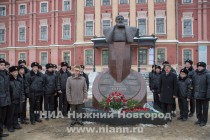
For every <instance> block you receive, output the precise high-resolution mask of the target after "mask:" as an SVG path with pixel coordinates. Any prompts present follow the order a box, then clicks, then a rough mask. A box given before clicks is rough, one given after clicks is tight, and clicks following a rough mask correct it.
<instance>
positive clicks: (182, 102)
mask: <svg viewBox="0 0 210 140" xmlns="http://www.w3.org/2000/svg"><path fill="white" fill-rule="evenodd" d="M178 102H179V110H180V117H182V118H185V119H187V118H188V112H189V110H188V101H187V98H178Z"/></svg>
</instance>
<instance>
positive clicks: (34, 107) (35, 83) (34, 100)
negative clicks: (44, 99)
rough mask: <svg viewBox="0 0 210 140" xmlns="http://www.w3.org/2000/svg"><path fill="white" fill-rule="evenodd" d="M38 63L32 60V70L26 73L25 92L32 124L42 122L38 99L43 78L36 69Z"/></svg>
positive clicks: (40, 94)
mask: <svg viewBox="0 0 210 140" xmlns="http://www.w3.org/2000/svg"><path fill="white" fill-rule="evenodd" d="M38 66H39V63H37V62H33V63H32V64H31V68H32V70H31V71H30V72H29V73H28V74H27V75H26V80H25V85H26V94H28V97H29V104H30V121H31V124H32V125H35V124H36V122H42V120H41V119H40V117H39V114H40V99H41V96H42V95H43V92H44V89H43V87H44V85H45V83H44V78H43V74H42V73H41V72H39V70H38Z"/></svg>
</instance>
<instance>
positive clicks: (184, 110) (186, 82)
mask: <svg viewBox="0 0 210 140" xmlns="http://www.w3.org/2000/svg"><path fill="white" fill-rule="evenodd" d="M192 90H193V87H192V79H191V78H188V70H187V69H185V68H183V69H181V70H180V74H179V78H178V90H177V91H178V92H177V97H178V101H179V110H180V117H178V120H182V121H186V120H187V119H188V112H189V109H188V101H189V100H190V98H191V96H192Z"/></svg>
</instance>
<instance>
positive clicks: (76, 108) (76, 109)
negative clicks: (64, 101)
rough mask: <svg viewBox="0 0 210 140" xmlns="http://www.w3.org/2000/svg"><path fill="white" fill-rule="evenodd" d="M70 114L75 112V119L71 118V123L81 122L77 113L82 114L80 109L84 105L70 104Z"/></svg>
mask: <svg viewBox="0 0 210 140" xmlns="http://www.w3.org/2000/svg"><path fill="white" fill-rule="evenodd" d="M70 107H71V112H75V117H72V121H73V122H82V118H80V117H78V116H77V113H82V108H83V107H84V104H77V105H74V104H71V105H70Z"/></svg>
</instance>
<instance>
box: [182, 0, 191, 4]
mask: <svg viewBox="0 0 210 140" xmlns="http://www.w3.org/2000/svg"><path fill="white" fill-rule="evenodd" d="M182 3H184V4H188V3H193V2H192V0H182Z"/></svg>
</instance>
